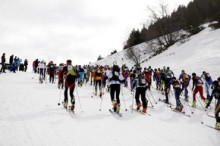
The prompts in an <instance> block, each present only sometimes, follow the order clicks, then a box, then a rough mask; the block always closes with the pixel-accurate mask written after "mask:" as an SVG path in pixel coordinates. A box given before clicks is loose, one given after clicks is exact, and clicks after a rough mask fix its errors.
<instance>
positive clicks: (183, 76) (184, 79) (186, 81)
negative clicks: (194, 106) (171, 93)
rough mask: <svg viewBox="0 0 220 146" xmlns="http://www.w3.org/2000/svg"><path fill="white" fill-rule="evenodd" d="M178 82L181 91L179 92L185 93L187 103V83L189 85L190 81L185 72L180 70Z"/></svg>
mask: <svg viewBox="0 0 220 146" xmlns="http://www.w3.org/2000/svg"><path fill="white" fill-rule="evenodd" d="M179 80H180V81H181V83H182V90H181V92H183V90H184V93H185V101H186V102H189V96H188V93H189V92H188V89H187V88H188V86H189V83H190V80H191V76H190V75H189V74H187V73H186V72H185V70H182V73H181V74H180V76H179Z"/></svg>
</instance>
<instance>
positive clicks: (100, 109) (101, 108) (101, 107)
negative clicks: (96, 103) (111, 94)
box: [99, 97, 103, 111]
mask: <svg viewBox="0 0 220 146" xmlns="http://www.w3.org/2000/svg"><path fill="white" fill-rule="evenodd" d="M102 100H103V99H102V97H101V103H100V108H99V111H101V110H102Z"/></svg>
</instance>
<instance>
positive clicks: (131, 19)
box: [0, 0, 191, 64]
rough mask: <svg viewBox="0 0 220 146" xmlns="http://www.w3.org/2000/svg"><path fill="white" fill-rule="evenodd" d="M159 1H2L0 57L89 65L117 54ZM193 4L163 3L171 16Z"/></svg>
mask: <svg viewBox="0 0 220 146" xmlns="http://www.w3.org/2000/svg"><path fill="white" fill-rule="evenodd" d="M158 1H159V0H0V55H2V53H3V52H4V53H6V57H7V61H8V58H9V56H10V55H11V54H14V55H17V56H19V57H21V58H23V59H25V58H27V59H28V60H29V61H31V62H32V61H33V60H34V59H36V58H38V59H43V60H46V61H48V60H53V61H55V62H57V63H60V62H65V61H66V60H67V59H72V60H73V64H88V63H89V62H94V61H96V60H97V57H98V55H99V54H101V55H102V56H103V57H104V56H107V55H108V54H110V52H111V51H113V50H115V49H116V50H117V51H121V50H122V47H123V43H124V42H125V41H126V39H127V37H128V35H129V33H130V31H131V30H132V29H133V28H141V27H142V26H143V24H144V23H145V22H147V21H148V20H149V14H148V13H149V12H148V10H147V7H148V6H150V7H152V8H155V9H156V7H157V5H158ZM189 1H191V0H164V2H165V3H166V4H168V6H169V8H170V12H171V10H173V9H174V8H177V7H178V5H179V4H184V5H186V4H188V3H189ZM31 62H30V63H31Z"/></svg>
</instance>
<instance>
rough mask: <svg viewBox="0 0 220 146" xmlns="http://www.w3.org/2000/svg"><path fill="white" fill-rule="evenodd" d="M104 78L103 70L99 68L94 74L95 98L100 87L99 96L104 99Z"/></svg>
mask: <svg viewBox="0 0 220 146" xmlns="http://www.w3.org/2000/svg"><path fill="white" fill-rule="evenodd" d="M102 77H103V72H102V68H101V67H98V68H97V70H96V71H95V72H94V81H95V93H94V94H95V96H97V90H98V87H97V86H99V95H100V97H102V85H101V81H102Z"/></svg>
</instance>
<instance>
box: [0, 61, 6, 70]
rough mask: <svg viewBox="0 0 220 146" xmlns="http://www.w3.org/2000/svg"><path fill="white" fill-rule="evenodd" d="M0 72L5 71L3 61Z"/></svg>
mask: <svg viewBox="0 0 220 146" xmlns="http://www.w3.org/2000/svg"><path fill="white" fill-rule="evenodd" d="M0 72H5V63H2V68H1V70H0Z"/></svg>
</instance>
